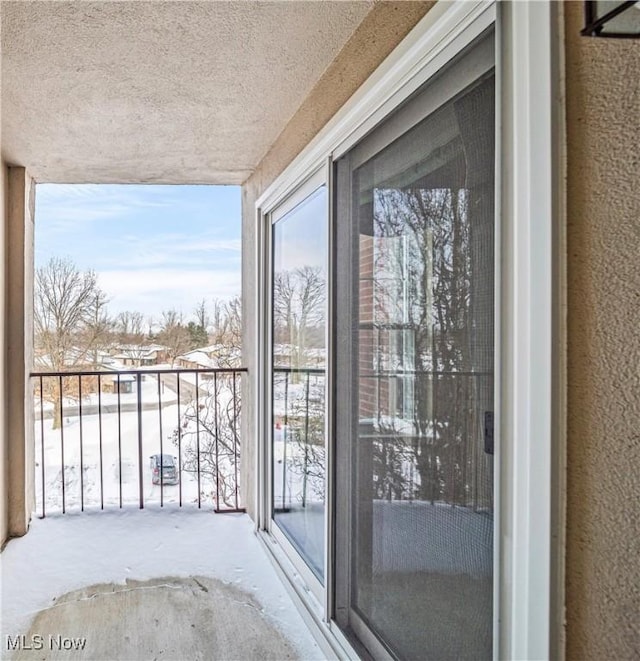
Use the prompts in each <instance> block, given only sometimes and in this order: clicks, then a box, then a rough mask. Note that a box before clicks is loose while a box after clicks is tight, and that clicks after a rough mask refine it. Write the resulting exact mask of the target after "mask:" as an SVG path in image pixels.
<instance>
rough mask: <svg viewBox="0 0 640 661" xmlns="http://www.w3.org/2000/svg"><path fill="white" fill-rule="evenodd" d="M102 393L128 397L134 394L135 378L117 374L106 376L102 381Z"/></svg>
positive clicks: (129, 375)
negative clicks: (118, 393)
mask: <svg viewBox="0 0 640 661" xmlns="http://www.w3.org/2000/svg"><path fill="white" fill-rule="evenodd" d="M102 391H103V392H112V393H117V392H118V391H120V394H121V395H128V394H131V393H133V392H136V377H135V376H134V375H133V374H121V375H120V376H119V377H118V375H117V374H113V375H111V376H108V377H107V378H105V379H104V380H103V381H102Z"/></svg>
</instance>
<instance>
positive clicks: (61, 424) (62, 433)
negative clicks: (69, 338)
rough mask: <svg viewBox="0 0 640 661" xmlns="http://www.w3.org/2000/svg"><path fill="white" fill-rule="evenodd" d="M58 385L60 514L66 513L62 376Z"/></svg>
mask: <svg viewBox="0 0 640 661" xmlns="http://www.w3.org/2000/svg"><path fill="white" fill-rule="evenodd" d="M58 385H59V387H60V453H61V454H60V461H61V463H62V513H63V514H64V513H65V512H66V502H65V480H64V402H63V401H62V398H63V388H62V375H60V376H59V377H58Z"/></svg>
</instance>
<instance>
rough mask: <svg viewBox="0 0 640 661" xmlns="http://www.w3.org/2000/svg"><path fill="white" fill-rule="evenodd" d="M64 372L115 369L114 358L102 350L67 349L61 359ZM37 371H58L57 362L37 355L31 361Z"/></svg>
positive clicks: (42, 355) (44, 355)
mask: <svg viewBox="0 0 640 661" xmlns="http://www.w3.org/2000/svg"><path fill="white" fill-rule="evenodd" d="M62 362H63V367H64V369H65V371H67V370H68V371H80V370H95V369H97V370H103V369H115V368H117V363H116V357H115V356H112V355H110V354H109V353H108V352H106V351H102V350H99V349H98V350H85V349H80V348H78V347H72V348H71V349H69V350H68V351H67V352H66V353H65V355H64V357H63V361H62ZM33 363H34V367H35V368H36V369H38V370H43V371H47V370H53V369H58V368H59V365H58V364H57V363H58V361H54V360H52V358H51V356H50V355H49V354H41V355H37V356H35V357H34V359H33Z"/></svg>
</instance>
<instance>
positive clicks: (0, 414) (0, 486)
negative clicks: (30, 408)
mask: <svg viewBox="0 0 640 661" xmlns="http://www.w3.org/2000/svg"><path fill="white" fill-rule="evenodd" d="M8 179H9V172H8V169H7V166H6V165H5V164H4V163H3V162H0V255H2V269H0V310H2V323H0V402H2V405H1V406H0V547H1V546H2V544H4V542H5V540H6V539H7V536H8V533H9V446H8V439H7V427H6V420H7V418H6V411H5V405H4V404H5V401H6V400H5V393H6V391H5V355H6V353H7V345H6V335H5V302H6V298H5V277H6V276H5V265H6V258H5V234H6V228H7V188H8V186H9V183H8Z"/></svg>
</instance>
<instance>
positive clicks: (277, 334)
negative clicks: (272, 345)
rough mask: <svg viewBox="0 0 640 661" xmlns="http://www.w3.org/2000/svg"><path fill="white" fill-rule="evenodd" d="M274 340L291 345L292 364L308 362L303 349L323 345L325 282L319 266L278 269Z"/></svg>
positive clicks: (299, 364) (274, 307) (274, 301)
mask: <svg viewBox="0 0 640 661" xmlns="http://www.w3.org/2000/svg"><path fill="white" fill-rule="evenodd" d="M273 290H274V291H273V316H274V340H275V342H276V343H285V344H289V345H291V348H292V366H294V367H301V366H304V365H305V363H306V362H307V361H306V360H305V359H306V352H307V350H308V349H309V348H312V347H314V346H324V316H325V310H324V304H325V290H326V283H325V279H324V277H323V274H322V269H320V268H318V267H311V266H305V267H303V268H298V269H294V270H292V271H280V272H278V273H276V274H275V277H274V282H273Z"/></svg>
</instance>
